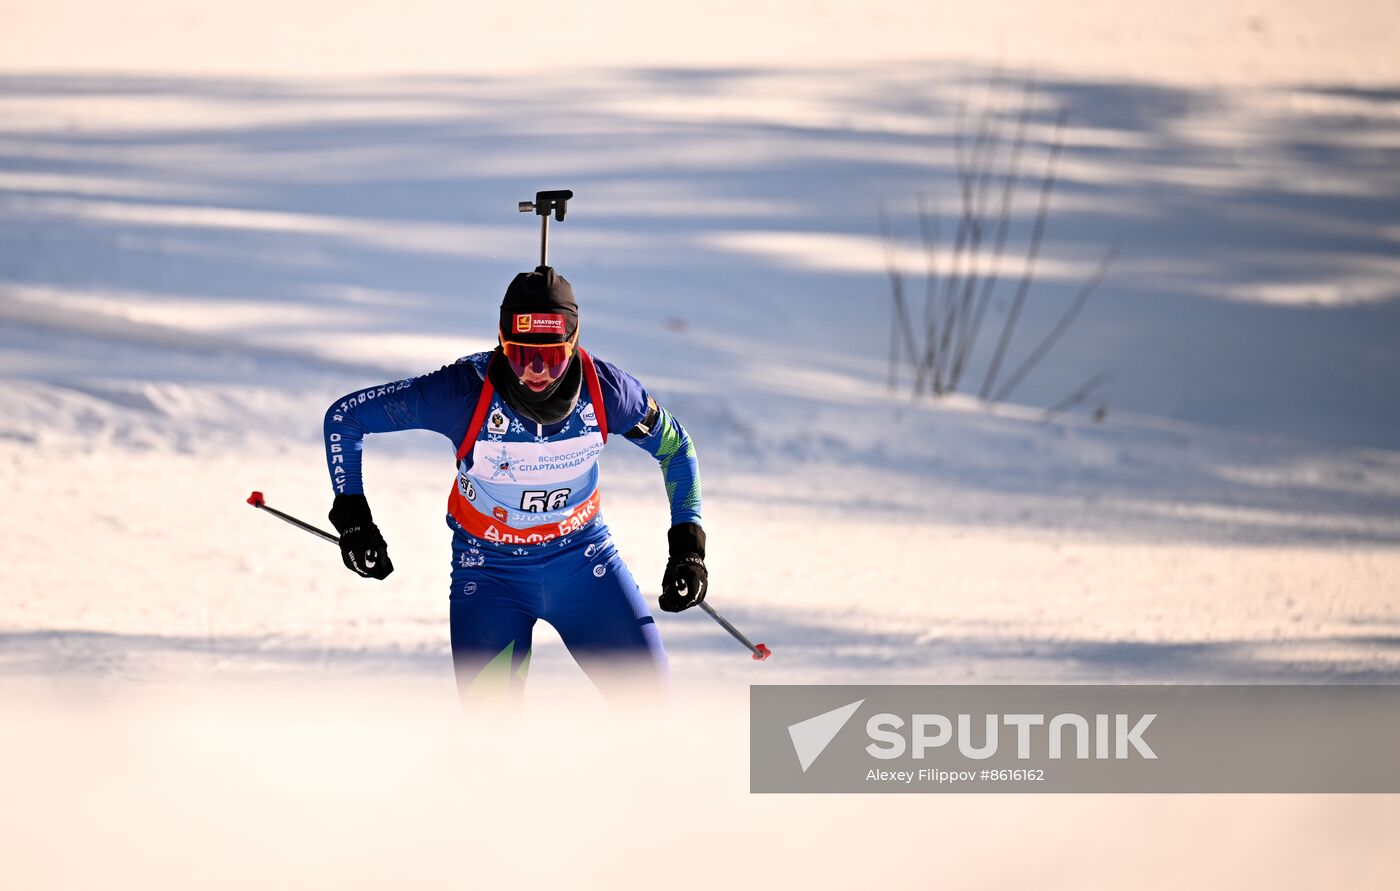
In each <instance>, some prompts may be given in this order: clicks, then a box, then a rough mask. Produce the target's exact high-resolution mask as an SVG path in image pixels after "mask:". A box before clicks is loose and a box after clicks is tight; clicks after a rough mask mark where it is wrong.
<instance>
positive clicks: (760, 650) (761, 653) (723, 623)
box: [700, 600, 773, 662]
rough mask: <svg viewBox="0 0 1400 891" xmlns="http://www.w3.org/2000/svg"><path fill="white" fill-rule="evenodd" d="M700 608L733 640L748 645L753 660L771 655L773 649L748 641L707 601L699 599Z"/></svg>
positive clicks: (760, 660)
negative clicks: (731, 636)
mask: <svg viewBox="0 0 1400 891" xmlns="http://www.w3.org/2000/svg"><path fill="white" fill-rule="evenodd" d="M700 608H701V609H703V610H704V611H705V612H707V613H709V614H710V618H711V619H714V620H715V621H716V622H718V623H719V625H720V627H721V628H723V629H724V630H725V631H728V632H729V633H730V634H732V635H734V639H735V640H737V641H738V642H739V643H741V644H743V645H744V646H746V647H748V648H749V652H751V653H753V658H754V661H755V662H762V661H764V660H765V659H767V658H768V657H769V656H771V655H773V651H772V650H770V649H768V646H767V645H766V644H754V643H750V642H749V639H748V638H747V637H745V636H744V634H743V632H742V631H740V630H739V629H738V628H735V627H734V626H733V625H731V624H729V620H728V619H726V618H725V617H724V616H721V615H720V614H719V613H718V612H716V611H715V608H714V607H713V606H710V605H709V604H708V603H706V602H705V601H703V600H702V601H700Z"/></svg>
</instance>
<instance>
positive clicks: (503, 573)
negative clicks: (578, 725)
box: [448, 517, 670, 705]
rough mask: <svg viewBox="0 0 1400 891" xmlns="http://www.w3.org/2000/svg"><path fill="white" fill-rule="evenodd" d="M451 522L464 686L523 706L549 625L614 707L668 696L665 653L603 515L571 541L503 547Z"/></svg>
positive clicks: (460, 685) (456, 661)
mask: <svg viewBox="0 0 1400 891" xmlns="http://www.w3.org/2000/svg"><path fill="white" fill-rule="evenodd" d="M448 525H449V526H452V528H453V531H454V533H455V534H454V535H453V537H452V595H451V605H452V663H453V667H454V669H455V671H456V674H457V690H458V693H460V694H461V697H462V701H463V702H464V703H466V704H468V705H470V704H471V703H473V702H474V701H478V700H501V699H504V700H506V701H519V699H520V698H521V697H522V695H523V693H524V689H525V676H526V673H527V671H528V670H529V665H530V637H531V631H532V630H533V628H534V625H535V622H536V621H537V620H539V619H544V620H545V621H546V622H548V623H549V624H550V625H552V626H554V629H555V630H556V631H558V632H559V637H560V638H561V639H562V640H563V641H564V646H566V647H567V648H568V650H569V653H570V655H572V656H573V657H574V659H575V661H577V662H578V664H579V667H581V668H582V669H583V670H584V672H585V673H586V674H587V675H588V677H589V679H590V680H591V681H592V682H593V684H594V685H595V686H596V687H597V688H598V689H599V691H600V692H601V693H602V694H603V695H604V696H605V697H607V698H608V699H609V700H610V701H616V700H617V699H618V698H619V696H620V695H622V694H623V693H624V692H626V691H631V690H640V691H641V692H644V693H648V694H653V693H663V692H664V691H665V690H666V688H667V686H668V685H669V681H670V669H669V666H668V664H667V661H666V651H665V650H664V649H663V648H662V646H661V635H660V633H659V632H658V631H657V628H656V620H654V619H653V618H652V616H651V613H650V612H649V611H648V610H647V606H646V603H645V602H644V601H643V600H642V592H641V590H640V589H639V588H638V587H637V583H636V581H635V580H633V578H632V573H631V572H629V571H628V569H627V566H626V564H624V563H623V562H622V558H621V557H620V556H619V555H618V553H617V548H615V547H614V546H613V543H612V536H611V534H609V532H608V527H607V526H606V525H605V524H604V523H603V521H602V518H601V517H600V518H598V519H596V520H594V521H593V522H592V523H590V524H589V526H588V527H587V528H586V529H584V530H583V531H582V532H579V533H576V534H574V535H573V536H570V537H569V538H568V539H565V540H564V541H563V542H557V541H556V542H550V543H549V544H546V545H536V546H533V547H529V548H516V547H514V546H512V545H500V546H497V545H495V544H493V543H491V542H487V541H482V540H480V539H477V538H473V537H472V536H470V535H467V534H466V533H465V532H463V531H462V530H461V529H460V528H459V527H457V526H456V524H454V523H453V522H452V521H451V520H450V519H449V520H448Z"/></svg>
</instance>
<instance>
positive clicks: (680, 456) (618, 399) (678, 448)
mask: <svg viewBox="0 0 1400 891" xmlns="http://www.w3.org/2000/svg"><path fill="white" fill-rule="evenodd" d="M594 364H595V365H596V366H597V369H598V385H599V386H600V387H601V388H602V391H603V407H604V409H605V410H606V412H607V417H608V431H609V433H610V434H611V435H614V436H622V435H623V434H625V433H627V431H629V430H631V429H632V428H633V427H636V426H637V424H638V423H640V422H641V420H642V419H643V418H644V417H646V414H647V407H648V404H649V403H650V402H651V397H650V396H649V395H648V394H647V391H646V390H645V389H643V387H642V385H641V384H640V383H639V382H638V381H637V379H636V378H634V377H632V375H630V374H628V373H627V372H625V371H623V370H622V369H620V368H618V367H617V366H615V365H610V364H608V363H607V362H602V361H598V360H596V359H595V360H594ZM657 409H658V416H657V419H656V423H655V424H653V425H652V428H651V432H650V433H648V434H647V435H646V436H645V437H643V438H641V439H634V440H631V441H632V442H634V443H636V444H637V445H638V446H640V447H641V448H642V449H644V450H645V451H646V452H647V453H648V454H650V455H651V456H652V457H653V458H655V459H656V461H657V463H658V464H660V465H661V476H662V478H663V479H664V480H665V482H666V497H667V498H668V499H670V502H671V523H672V524H676V523H699V522H700V461H699V459H698V458H697V457H696V455H695V444H694V443H692V442H691V441H690V436H689V434H687V433H686V432H685V428H684V427H682V426H681V423H680V421H678V420H676V418H675V417H674V416H673V415H672V414H671V413H670V412H668V411H667V410H666V409H665V408H662V407H661V406H657Z"/></svg>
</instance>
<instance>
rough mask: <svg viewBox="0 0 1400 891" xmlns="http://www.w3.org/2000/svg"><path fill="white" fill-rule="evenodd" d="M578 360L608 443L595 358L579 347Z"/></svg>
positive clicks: (599, 429)
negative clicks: (581, 364) (594, 362)
mask: <svg viewBox="0 0 1400 891" xmlns="http://www.w3.org/2000/svg"><path fill="white" fill-rule="evenodd" d="M578 359H579V361H580V362H582V363H583V379H584V380H585V381H587V382H588V398H589V400H591V401H592V403H593V413H594V414H595V415H597V416H598V432H599V433H601V434H603V442H607V441H608V411H607V409H606V408H604V407H603V388H602V387H601V386H600V385H599V384H598V369H597V368H596V367H594V365H593V357H592V356H590V355H588V353H587V352H585V351H584V349H583V347H579V350H578ZM459 460H460V459H459Z"/></svg>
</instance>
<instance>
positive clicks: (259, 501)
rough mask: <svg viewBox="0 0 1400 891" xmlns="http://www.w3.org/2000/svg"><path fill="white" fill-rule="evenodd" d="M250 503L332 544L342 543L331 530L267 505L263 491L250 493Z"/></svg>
mask: <svg viewBox="0 0 1400 891" xmlns="http://www.w3.org/2000/svg"><path fill="white" fill-rule="evenodd" d="M248 503H249V504H251V505H252V506H253V507H256V508H257V509H258V510H265V511H267V512H268V513H270V514H272V515H273V516H274V517H276V518H277V519H279V520H286V521H287V522H288V523H291V524H292V525H293V526H295V527H297V528H298V529H304V530H305V531H307V532H310V533H311V534H312V535H316V536H319V537H321V538H324V539H325V540H326V541H328V542H330V543H331V544H340V537H339V536H335V535H331V534H330V533H329V532H325V531H323V530H321V529H317V528H316V527H315V526H312V525H311V524H310V523H303V522H302V521H301V520H298V519H297V518H296V517H293V516H290V515H288V514H284V513H282V512H281V511H280V510H278V509H277V508H275V507H268V506H267V502H266V501H265V500H263V493H261V492H254V493H253V494H252V495H249V496H248Z"/></svg>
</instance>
